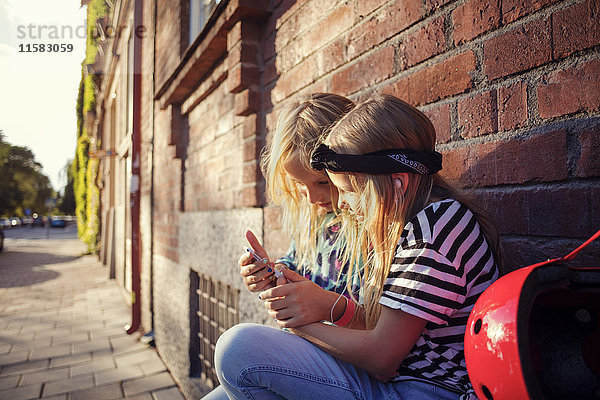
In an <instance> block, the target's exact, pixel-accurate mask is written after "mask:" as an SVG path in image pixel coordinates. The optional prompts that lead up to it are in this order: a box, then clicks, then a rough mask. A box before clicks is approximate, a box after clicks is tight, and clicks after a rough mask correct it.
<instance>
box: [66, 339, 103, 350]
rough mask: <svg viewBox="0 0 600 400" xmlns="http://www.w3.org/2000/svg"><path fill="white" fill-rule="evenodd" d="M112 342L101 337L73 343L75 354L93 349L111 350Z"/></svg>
mask: <svg viewBox="0 0 600 400" xmlns="http://www.w3.org/2000/svg"><path fill="white" fill-rule="evenodd" d="M110 349H111V347H110V342H109V341H108V339H99V340H94V341H91V342H85V343H75V344H74V345H73V354H77V353H88V352H92V351H101V350H110Z"/></svg>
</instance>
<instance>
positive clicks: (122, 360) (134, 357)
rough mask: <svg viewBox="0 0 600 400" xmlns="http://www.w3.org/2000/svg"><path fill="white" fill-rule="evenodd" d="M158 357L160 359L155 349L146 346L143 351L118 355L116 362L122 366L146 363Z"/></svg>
mask: <svg viewBox="0 0 600 400" xmlns="http://www.w3.org/2000/svg"><path fill="white" fill-rule="evenodd" d="M157 359H160V357H159V356H158V353H156V351H155V350H154V349H150V348H146V349H145V350H142V351H137V352H134V353H127V354H124V355H121V356H116V357H115V362H116V363H117V366H118V367H121V366H124V365H131V364H141V363H146V362H150V361H154V360H157Z"/></svg>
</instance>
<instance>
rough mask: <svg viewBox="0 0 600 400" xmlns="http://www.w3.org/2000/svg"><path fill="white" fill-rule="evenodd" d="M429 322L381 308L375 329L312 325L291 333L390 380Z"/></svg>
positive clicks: (378, 377)
mask: <svg viewBox="0 0 600 400" xmlns="http://www.w3.org/2000/svg"><path fill="white" fill-rule="evenodd" d="M426 323H427V321H426V320H424V319H422V318H419V317H415V316H414V315H411V314H408V313H405V312H403V311H401V310H394V309H391V308H389V307H385V306H382V310H381V316H380V318H379V321H378V322H377V325H376V326H375V328H374V329H372V330H356V329H348V328H341V327H337V326H331V325H326V324H320V323H315V324H310V325H305V326H300V327H296V328H292V329H291V331H292V332H293V333H295V334H297V335H298V336H301V337H303V338H304V339H307V340H309V341H310V342H312V343H313V344H315V345H316V346H317V347H319V348H321V349H323V350H324V351H326V352H327V353H329V354H331V355H333V356H334V357H336V358H339V359H340V360H344V361H346V362H349V363H350V364H352V365H354V366H356V367H360V368H362V369H364V370H366V371H367V372H368V373H369V374H370V375H371V376H372V377H374V378H376V379H379V380H383V381H387V380H389V379H391V378H393V377H394V375H395V373H396V369H397V368H398V367H399V366H400V363H401V362H402V360H403V359H404V358H405V357H406V355H407V354H408V353H409V352H410V350H411V349H412V347H413V346H414V345H415V343H416V342H417V339H418V338H419V336H420V335H421V333H422V332H423V329H425V324H426Z"/></svg>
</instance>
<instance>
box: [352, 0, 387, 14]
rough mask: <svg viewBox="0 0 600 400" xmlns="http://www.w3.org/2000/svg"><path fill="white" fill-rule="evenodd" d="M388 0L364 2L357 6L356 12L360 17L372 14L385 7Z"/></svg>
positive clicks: (367, 0)
mask: <svg viewBox="0 0 600 400" xmlns="http://www.w3.org/2000/svg"><path fill="white" fill-rule="evenodd" d="M387 1H388V0H362V1H359V2H358V3H357V4H356V12H357V14H358V16H359V17H364V16H366V15H369V14H371V13H372V12H373V11H374V10H376V9H378V8H379V7H381V6H382V5H384V4H385V3H386V2H387Z"/></svg>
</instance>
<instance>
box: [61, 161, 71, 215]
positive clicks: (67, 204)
mask: <svg viewBox="0 0 600 400" xmlns="http://www.w3.org/2000/svg"><path fill="white" fill-rule="evenodd" d="M72 164H73V160H69V161H67V163H66V164H65V166H64V167H63V169H62V171H61V174H66V176H67V184H66V185H65V187H64V189H63V191H62V193H61V194H60V198H59V201H58V205H57V208H58V210H59V211H60V212H61V213H62V214H69V215H73V214H75V192H74V189H73V184H74V181H75V179H74V178H73V168H72Z"/></svg>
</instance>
